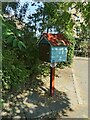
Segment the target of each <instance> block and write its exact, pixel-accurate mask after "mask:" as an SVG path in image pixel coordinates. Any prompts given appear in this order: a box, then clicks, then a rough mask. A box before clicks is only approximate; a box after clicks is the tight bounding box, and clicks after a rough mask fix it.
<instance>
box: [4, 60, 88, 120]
mask: <svg viewBox="0 0 90 120" xmlns="http://www.w3.org/2000/svg"><path fill="white" fill-rule="evenodd" d="M87 66H88V65H87V61H86V60H81V59H80V60H79V59H78V60H76V59H74V62H73V65H72V67H65V69H60V68H56V70H55V91H54V96H53V97H50V95H49V93H50V89H49V88H50V76H47V77H43V76H37V77H33V78H32V80H29V81H28V84H26V85H25V86H24V87H23V89H22V90H21V91H20V92H18V93H17V92H15V91H14V92H13V91H12V92H11V93H9V94H8V95H7V96H6V100H5V103H4V108H3V111H2V116H3V118H12V119H16V118H25V119H26V120H30V118H32V119H33V118H39V119H42V120H43V118H56V120H58V118H59V119H60V118H88V102H87V98H88V96H87V93H88V91H87V90H88V87H87V86H88V77H87V76H88V72H87Z"/></svg>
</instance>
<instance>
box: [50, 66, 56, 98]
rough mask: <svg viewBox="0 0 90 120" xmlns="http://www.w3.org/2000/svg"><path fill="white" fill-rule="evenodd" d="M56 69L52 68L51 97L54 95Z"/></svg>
mask: <svg viewBox="0 0 90 120" xmlns="http://www.w3.org/2000/svg"><path fill="white" fill-rule="evenodd" d="M54 79H55V67H50V95H51V96H53V95H54Z"/></svg>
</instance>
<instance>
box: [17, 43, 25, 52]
mask: <svg viewBox="0 0 90 120" xmlns="http://www.w3.org/2000/svg"><path fill="white" fill-rule="evenodd" d="M18 47H19V48H20V50H21V49H22V48H23V47H24V48H26V45H25V44H24V43H23V42H22V41H19V42H18Z"/></svg>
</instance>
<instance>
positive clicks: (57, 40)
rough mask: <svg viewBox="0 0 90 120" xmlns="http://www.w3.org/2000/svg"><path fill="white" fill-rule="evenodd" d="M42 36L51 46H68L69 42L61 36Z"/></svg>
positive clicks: (49, 34)
mask: <svg viewBox="0 0 90 120" xmlns="http://www.w3.org/2000/svg"><path fill="white" fill-rule="evenodd" d="M43 36H44V37H45V38H46V39H47V40H48V41H49V42H50V44H51V45H53V46H68V45H69V44H70V42H69V41H68V40H67V39H66V38H65V37H64V35H63V34H51V33H43Z"/></svg>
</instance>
